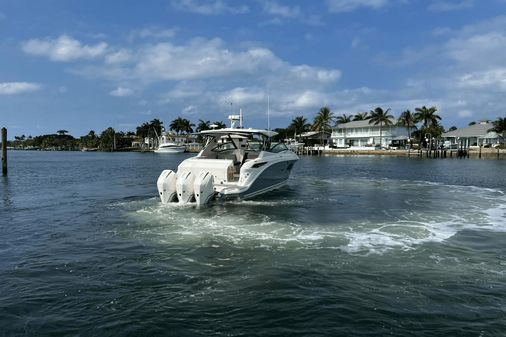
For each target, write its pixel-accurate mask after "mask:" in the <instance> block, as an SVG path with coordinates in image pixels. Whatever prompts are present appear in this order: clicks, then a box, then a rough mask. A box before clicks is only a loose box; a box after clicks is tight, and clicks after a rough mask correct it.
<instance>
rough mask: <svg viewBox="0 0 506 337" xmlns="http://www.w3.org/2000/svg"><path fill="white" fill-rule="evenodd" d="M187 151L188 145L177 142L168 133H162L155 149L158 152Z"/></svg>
mask: <svg viewBox="0 0 506 337" xmlns="http://www.w3.org/2000/svg"><path fill="white" fill-rule="evenodd" d="M185 151H186V147H185V146H184V145H181V144H177V143H175V142H173V141H171V140H169V137H168V136H167V134H162V136H161V137H160V144H159V145H158V148H157V149H156V150H155V152H156V153H182V152H185Z"/></svg>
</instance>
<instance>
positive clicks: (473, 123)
mask: <svg viewBox="0 0 506 337" xmlns="http://www.w3.org/2000/svg"><path fill="white" fill-rule="evenodd" d="M472 125H476V122H475V121H472V122H470V123H469V124H468V126H472Z"/></svg>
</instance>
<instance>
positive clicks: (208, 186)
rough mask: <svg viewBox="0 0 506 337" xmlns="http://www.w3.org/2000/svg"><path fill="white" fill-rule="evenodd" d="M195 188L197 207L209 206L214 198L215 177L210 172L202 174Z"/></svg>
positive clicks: (196, 180) (195, 183) (196, 181)
mask: <svg viewBox="0 0 506 337" xmlns="http://www.w3.org/2000/svg"><path fill="white" fill-rule="evenodd" d="M193 186H194V193H195V201H196V202H197V205H205V204H207V203H208V202H209V200H211V198H212V197H213V196H214V177H213V175H212V174H211V173H210V172H207V171H205V172H204V171H203V172H200V174H199V175H198V176H197V178H195V182H194V185H193Z"/></svg>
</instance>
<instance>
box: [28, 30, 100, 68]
mask: <svg viewBox="0 0 506 337" xmlns="http://www.w3.org/2000/svg"><path fill="white" fill-rule="evenodd" d="M22 48H23V51H24V52H25V53H27V54H30V55H36V56H46V57H48V58H49V59H50V60H51V61H62V62H66V61H75V60H79V59H93V58H97V57H99V56H102V55H104V54H105V52H106V50H107V43H105V42H100V43H98V44H96V45H92V46H90V45H83V44H82V43H81V42H79V41H78V40H76V39H74V38H72V37H70V36H67V35H61V36H60V37H58V38H57V39H44V40H41V39H31V40H28V41H26V42H24V43H23V44H22Z"/></svg>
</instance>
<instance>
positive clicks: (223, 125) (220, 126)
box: [213, 121, 227, 129]
mask: <svg viewBox="0 0 506 337" xmlns="http://www.w3.org/2000/svg"><path fill="white" fill-rule="evenodd" d="M213 124H214V125H216V129H225V128H226V127H227V124H225V123H223V122H222V121H217V122H213Z"/></svg>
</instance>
